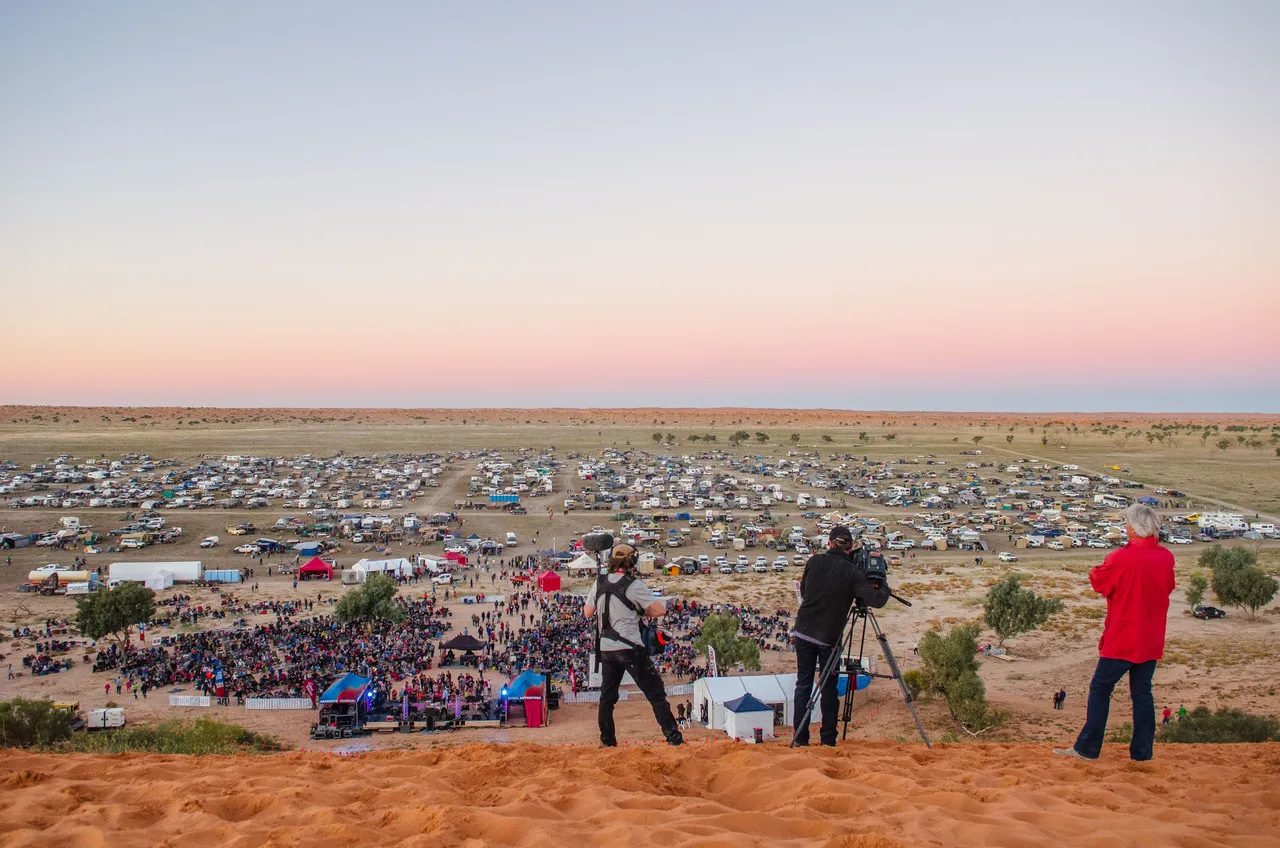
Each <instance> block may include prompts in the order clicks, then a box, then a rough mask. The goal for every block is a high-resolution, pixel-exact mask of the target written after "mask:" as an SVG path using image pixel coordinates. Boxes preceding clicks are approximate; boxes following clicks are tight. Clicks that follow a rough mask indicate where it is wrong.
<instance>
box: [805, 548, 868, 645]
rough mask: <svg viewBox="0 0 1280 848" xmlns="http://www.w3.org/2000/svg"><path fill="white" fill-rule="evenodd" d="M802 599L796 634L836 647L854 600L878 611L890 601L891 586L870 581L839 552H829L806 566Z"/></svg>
mask: <svg viewBox="0 0 1280 848" xmlns="http://www.w3.org/2000/svg"><path fill="white" fill-rule="evenodd" d="M800 597H801V601H800V611H799V612H798V613H796V627H795V630H796V632H797V633H802V634H804V635H805V636H808V637H809V638H810V639H816V640H818V641H819V642H822V643H824V644H827V645H834V644H835V643H836V642H837V641H838V640H839V639H840V631H841V629H842V628H843V627H844V623H845V620H846V619H847V618H848V617H849V608H850V607H851V606H853V602H854V600H861V601H862V602H863V603H864V604H866V605H867V606H869V607H875V608H876V609H879V608H880V607H882V606H884V605H885V604H887V603H888V602H889V587H888V586H887V585H885V584H884V583H882V582H880V581H878V580H868V579H867V576H866V573H865V572H864V571H863V570H862V568H861V567H859V566H858V565H855V564H854V562H853V560H851V559H850V558H849V557H847V556H845V555H844V554H843V553H841V552H840V551H837V550H828V551H826V552H825V553H820V554H814V555H813V556H811V557H809V561H808V562H807V563H805V566H804V576H803V577H801V578H800Z"/></svg>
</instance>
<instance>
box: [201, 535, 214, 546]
mask: <svg viewBox="0 0 1280 848" xmlns="http://www.w3.org/2000/svg"><path fill="white" fill-rule="evenodd" d="M200 547H202V548H216V547H218V537H217V536H209V537H207V538H205V539H204V540H202V541H201V542H200Z"/></svg>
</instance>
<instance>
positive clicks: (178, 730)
mask: <svg viewBox="0 0 1280 848" xmlns="http://www.w3.org/2000/svg"><path fill="white" fill-rule="evenodd" d="M281 747H282V746H281V745H280V743H279V742H277V741H276V740H275V739H273V738H271V737H270V736H263V735H261V734H258V733H253V732H251V731H248V730H245V729H244V728H243V727H240V726H238V725H234V724H227V723H226V722H221V721H215V720H213V719H211V718H199V719H196V720H195V721H194V722H186V721H166V722H161V723H160V724H157V725H154V726H151V727H122V728H120V729H119V730H111V731H104V732H100V733H80V734H77V735H76V736H75V737H74V738H73V739H72V740H71V743H70V745H69V750H71V751H76V752H78V753H85V754H124V753H132V752H138V753H146V754H241V753H261V752H265V751H278V750H280V749H281Z"/></svg>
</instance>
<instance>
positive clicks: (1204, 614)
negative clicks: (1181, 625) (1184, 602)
mask: <svg viewBox="0 0 1280 848" xmlns="http://www.w3.org/2000/svg"><path fill="white" fill-rule="evenodd" d="M1191 614H1192V615H1194V616H1195V617H1196V618H1204V619H1209V618H1226V617H1227V614H1226V612H1224V611H1223V610H1220V609H1218V608H1217V607H1204V606H1200V607H1196V608H1195V609H1193V610H1192V611H1191Z"/></svg>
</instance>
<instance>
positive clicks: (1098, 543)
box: [1085, 539, 1111, 548]
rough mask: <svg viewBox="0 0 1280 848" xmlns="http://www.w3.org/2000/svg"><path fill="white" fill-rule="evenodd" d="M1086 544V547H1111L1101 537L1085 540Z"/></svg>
mask: <svg viewBox="0 0 1280 848" xmlns="http://www.w3.org/2000/svg"><path fill="white" fill-rule="evenodd" d="M1085 546H1086V547H1090V548H1109V547H1111V546H1110V545H1108V544H1107V543H1106V542H1104V541H1102V540H1101V539H1090V540H1089V541H1087V542H1085Z"/></svg>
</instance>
